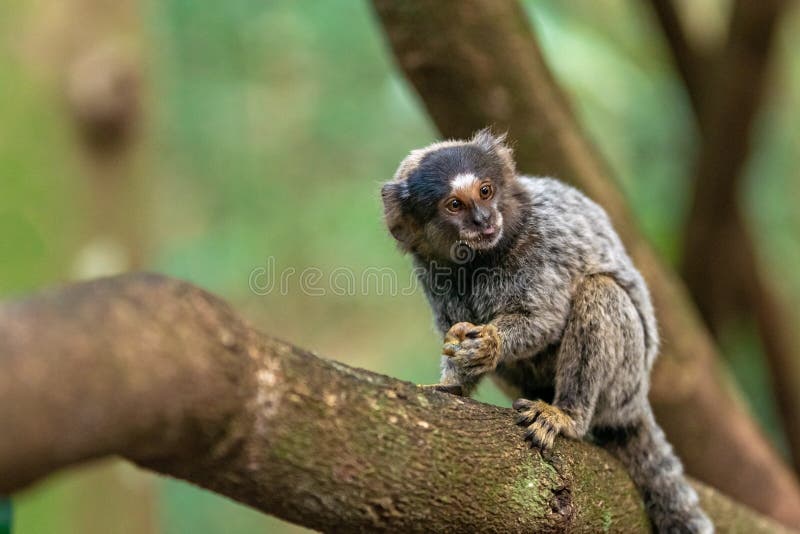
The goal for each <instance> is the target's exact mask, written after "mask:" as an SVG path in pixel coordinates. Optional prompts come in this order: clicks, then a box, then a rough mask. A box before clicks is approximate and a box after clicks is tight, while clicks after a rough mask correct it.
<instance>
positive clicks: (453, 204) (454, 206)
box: [447, 198, 464, 212]
mask: <svg viewBox="0 0 800 534" xmlns="http://www.w3.org/2000/svg"><path fill="white" fill-rule="evenodd" d="M463 205H464V204H462V203H461V201H460V200H458V199H457V198H451V199H450V200H448V201H447V209H448V210H450V211H452V212H456V211H458V210H460V209H461V208H462V206H463Z"/></svg>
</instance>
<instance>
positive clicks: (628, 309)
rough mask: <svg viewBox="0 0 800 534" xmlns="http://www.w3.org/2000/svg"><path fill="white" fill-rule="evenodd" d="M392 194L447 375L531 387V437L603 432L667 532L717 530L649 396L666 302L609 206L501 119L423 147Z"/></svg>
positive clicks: (470, 385)
mask: <svg viewBox="0 0 800 534" xmlns="http://www.w3.org/2000/svg"><path fill="white" fill-rule="evenodd" d="M381 196H382V198H383V204H384V213H385V218H386V224H387V226H388V228H389V231H390V232H391V233H392V235H393V236H394V238H395V239H396V240H397V242H398V244H399V246H400V248H401V249H402V250H403V251H405V252H409V253H411V255H412V256H413V259H414V263H415V267H416V269H417V273H418V274H419V278H420V280H421V283H422V285H423V287H424V289H425V293H426V296H427V298H428V301H429V302H430V305H431V307H432V308H433V312H434V316H435V320H436V324H437V327H438V329H439V330H440V331H441V333H442V335H443V336H444V346H443V349H442V352H443V355H442V359H441V366H442V375H441V384H440V385H439V386H437V387H438V388H439V389H443V390H446V391H450V392H460V393H463V394H464V395H469V394H470V393H471V392H472V391H473V390H474V388H475V386H476V385H477V383H478V381H479V380H480V379H481V377H483V376H484V375H487V374H491V375H492V377H493V378H494V379H495V380H496V381H497V383H498V384H499V385H500V386H501V388H502V389H503V390H504V391H506V392H508V393H510V394H511V395H514V396H521V397H523V398H519V399H518V400H516V401H514V404H513V406H514V409H515V410H516V411H517V412H518V419H517V423H518V424H519V425H522V426H524V427H526V429H527V431H526V432H525V439H526V440H529V441H530V443H531V446H532V447H538V448H540V449H542V450H544V449H547V448H549V447H551V446H552V445H553V442H554V440H555V437H556V436H557V435H559V434H561V435H564V436H568V437H570V438H575V439H580V438H584V437H587V438H590V439H591V440H592V441H593V442H595V443H597V444H599V445H601V446H603V447H605V448H606V449H608V450H610V451H611V452H612V453H613V454H614V455H616V457H617V458H619V459H620V460H621V461H622V462H623V463H624V464H625V466H626V468H627V470H628V472H629V473H630V475H631V477H632V478H633V481H634V482H635V483H636V485H637V487H638V488H639V491H640V493H641V495H642V497H643V499H644V501H645V505H646V508H647V511H648V514H649V516H650V519H651V521H652V522H653V524H654V526H655V528H656V529H657V531H658V532H662V533H673V532H675V533H683V532H703V533H708V532H713V530H714V529H713V526H712V524H711V522H710V521H709V519H708V517H707V516H706V515H705V514H704V513H703V511H702V510H701V509H700V506H699V504H698V498H697V494H696V493H695V491H694V489H692V487H691V486H690V485H689V484H688V483H687V481H686V479H685V478H684V475H683V467H682V465H681V463H680V460H678V458H677V457H676V456H675V454H674V453H673V451H672V447H671V446H670V445H669V443H667V441H666V439H665V437H664V433H663V432H662V430H661V428H659V426H658V425H657V424H656V421H655V419H654V417H653V413H652V410H651V408H650V404H649V402H648V400H647V391H648V388H649V374H650V368H651V367H652V365H653V360H654V359H655V357H656V354H657V352H658V343H659V340H658V330H657V327H656V320H655V315H654V312H653V306H652V304H651V301H650V295H649V292H648V290H647V286H646V285H645V282H644V280H643V279H642V277H641V275H640V274H639V272H638V271H637V270H636V268H635V267H634V266H633V263H632V261H631V259H630V258H629V257H628V254H627V253H626V251H625V249H624V247H623V245H622V242H621V241H620V239H619V237H618V236H617V234H616V232H615V231H614V229H613V228H612V226H611V222H610V221H609V218H608V216H607V215H606V213H605V212H604V211H603V209H602V208H601V207H600V206H598V205H597V204H595V203H594V202H592V201H591V200H589V199H588V198H587V197H586V196H584V195H583V194H582V193H580V192H579V191H578V190H576V189H574V188H572V187H570V186H567V185H565V184H563V183H561V182H559V181H557V180H554V179H552V178H537V177H532V176H520V175H518V174H517V172H516V169H515V164H514V160H513V157H512V151H511V149H510V148H509V147H508V146H507V145H506V143H505V136H504V135H501V136H495V135H494V134H492V132H491V131H490V130H488V129H486V130H482V131H480V132H478V133H477V134H476V135H475V136H474V137H473V138H472V139H469V140H466V141H444V142H439V143H434V144H432V145H430V146H428V147H426V148H423V149H420V150H414V151H413V152H411V154H409V155H408V156H407V157H406V158H405V159H404V160H403V162H402V163H401V164H400V167H399V169H398V170H397V173H396V174H395V176H394V178H393V179H392V180H391V181H390V182H388V183H387V184H385V185H384V186H383V188H382V190H381ZM598 528H599V526H598Z"/></svg>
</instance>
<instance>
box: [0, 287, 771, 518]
mask: <svg viewBox="0 0 800 534" xmlns="http://www.w3.org/2000/svg"><path fill="white" fill-rule="evenodd" d="M513 421H514V414H513V412H512V411H511V410H508V409H502V408H498V407H495V406H489V405H485V404H480V403H478V402H475V401H472V400H469V399H463V398H461V397H454V396H451V395H446V394H443V393H434V392H430V391H427V390H422V389H420V388H418V387H416V386H414V385H413V384H409V383H407V382H401V381H398V380H395V379H392V378H389V377H385V376H381V375H377V374H374V373H370V372H368V371H364V370H360V369H353V368H350V367H347V366H345V365H342V364H339V363H336V362H332V361H326V360H322V359H319V358H317V357H315V356H313V355H312V354H309V353H308V352H305V351H303V350H301V349H298V348H296V347H293V346H292V345H289V344H287V343H284V342H282V341H278V340H276V339H273V338H270V337H268V336H266V335H264V334H262V333H260V332H258V331H256V330H254V329H252V328H251V327H250V326H249V325H248V324H247V323H246V322H245V321H243V320H242V319H240V318H239V317H238V316H236V315H235V314H234V312H233V311H232V310H231V309H230V308H229V307H228V306H227V305H226V304H225V303H224V302H222V301H220V300H218V299H217V298H216V297H214V296H212V295H210V294H208V293H206V292H204V291H202V290H200V289H197V288H195V287H193V286H191V285H189V284H187V283H184V282H180V281H177V280H172V279H168V278H165V277H160V276H157V275H123V276H119V277H115V278H107V279H101V280H97V281H93V282H87V283H82V284H77V285H73V286H69V287H66V288H64V289H62V290H59V291H53V292H48V293H45V294H42V295H40V296H37V297H34V298H31V299H29V300H26V301H21V302H16V303H11V304H6V305H5V306H0V428H2V429H3V433H4V436H6V437H5V438H4V439H3V440H0V494H4V493H5V494H7V493H10V492H13V491H17V490H19V489H22V488H24V487H25V486H27V485H28V484H30V483H32V482H34V481H35V480H37V479H38V478H40V477H42V476H44V475H46V474H48V473H50V472H52V471H54V470H56V469H59V468H61V467H64V466H67V465H71V464H74V463H77V462H81V461H84V460H89V459H92V458H98V457H102V456H106V455H111V454H118V455H122V456H124V457H126V458H129V459H131V460H133V461H134V462H137V463H138V464H140V465H143V466H146V467H148V468H150V469H154V470H156V471H158V472H160V473H164V474H168V475H172V476H176V477H179V478H182V479H185V480H187V481H190V482H193V483H195V484H198V485H200V486H203V487H205V488H208V489H210V490H212V491H216V492H218V493H220V494H222V495H226V496H228V497H230V498H232V499H235V500H237V501H239V502H242V503H244V504H247V505H250V506H252V507H254V508H256V509H258V510H261V511H264V512H267V513H270V514H274V515H277V516H278V517H281V518H284V519H287V520H289V521H293V522H296V523H299V524H302V525H305V526H308V527H311V528H317V529H324V530H325V531H327V532H335V531H341V532H352V531H356V530H368V531H393V532H422V531H425V532H454V531H456V532H458V531H463V532H564V531H566V530H570V531H597V530H601V529H605V530H614V531H624V532H634V531H645V530H647V529H648V528H649V525H648V523H647V520H646V516H645V513H644V508H643V505H642V504H641V501H640V500H639V497H638V495H637V493H636V491H635V489H634V487H633V485H632V483H631V482H630V480H629V478H628V477H627V475H626V473H625V471H624V470H623V468H622V467H621V465H620V464H618V463H617V462H616V461H615V460H614V459H613V458H612V457H611V456H610V455H608V454H607V453H605V452H604V451H602V450H600V449H597V448H595V447H593V446H591V445H589V444H587V443H582V442H575V441H571V440H567V439H561V438H559V439H558V441H557V445H556V447H555V448H554V450H553V451H552V452H551V453H548V454H547V455H545V456H544V457H542V456H541V455H540V454H539V453H536V452H533V451H530V450H529V449H528V448H527V447H526V446H525V443H524V441H523V439H522V431H521V430H520V429H518V428H517V427H515V425H514V424H513ZM698 488H699V490H700V494H701V496H702V499H703V505H704V507H705V508H706V510H707V511H708V512H709V514H710V515H711V517H712V518H713V519H714V521H715V522H716V524H717V526H718V530H719V531H720V532H729V531H746V532H777V531H780V530H781V528H780V527H779V526H777V525H776V524H774V523H772V522H771V521H770V520H768V519H766V518H763V517H761V516H759V515H758V514H756V513H754V512H751V511H749V510H747V509H746V508H744V507H742V506H739V505H736V504H734V503H732V502H731V501H730V500H728V499H726V498H725V497H722V496H720V495H719V494H716V493H715V492H714V491H713V490H711V489H708V488H706V487H704V486H702V485H698Z"/></svg>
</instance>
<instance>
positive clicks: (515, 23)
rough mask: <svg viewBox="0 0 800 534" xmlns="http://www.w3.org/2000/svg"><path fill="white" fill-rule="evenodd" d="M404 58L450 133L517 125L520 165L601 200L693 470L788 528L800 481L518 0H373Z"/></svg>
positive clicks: (665, 405) (671, 421)
mask: <svg viewBox="0 0 800 534" xmlns="http://www.w3.org/2000/svg"><path fill="white" fill-rule="evenodd" d="M373 5H374V6H375V9H376V12H377V14H378V17H379V19H380V21H381V22H382V24H383V26H384V28H385V30H386V34H387V36H388V40H389V43H390V45H391V48H392V50H393V51H394V54H395V56H396V58H397V61H398V63H399V66H400V67H401V69H402V70H403V71H404V73H405V74H406V75H407V77H408V79H409V80H410V81H411V83H412V84H413V86H414V87H415V88H416V90H417V91H418V93H419V95H420V96H421V98H422V102H423V103H424V105H425V107H426V109H427V110H428V112H429V113H430V116H431V117H432V118H433V121H434V123H435V124H436V126H437V127H438V129H439V131H440V132H442V134H443V135H444V136H445V137H465V136H467V135H469V134H470V133H472V132H473V131H474V130H476V129H478V128H481V127H483V126H485V125H487V124H493V125H494V126H495V127H496V128H497V129H498V130H501V131H504V130H508V131H509V135H510V138H511V139H512V140H513V142H514V143H515V145H516V155H517V163H518V166H519V168H520V169H521V170H522V171H523V172H526V173H530V174H545V175H552V176H556V177H559V178H561V179H564V180H566V181H568V182H571V183H573V184H575V185H577V186H578V187H580V188H581V189H582V190H583V191H585V192H586V193H587V194H588V195H589V196H591V197H592V198H594V199H595V200H597V201H598V202H599V203H600V204H602V205H603V206H604V207H605V208H606V210H607V211H608V213H609V214H610V216H611V218H612V219H613V221H614V224H615V226H616V228H617V230H618V231H619V232H620V234H621V236H622V238H623V240H624V241H625V243H626V245H627V247H628V250H629V252H630V253H631V254H632V256H633V257H634V260H635V262H636V264H637V265H638V266H639V268H640V269H641V270H642V272H643V274H644V276H645V278H646V279H647V281H648V284H649V286H650V289H651V291H652V293H653V297H654V300H655V305H656V310H657V312H658V315H659V319H660V322H661V330H662V334H663V338H664V344H663V345H664V346H663V351H662V355H661V357H660V358H659V363H658V364H657V369H656V370H655V373H654V381H653V390H652V394H651V399H652V402H653V406H654V408H655V411H656V415H657V417H658V420H659V422H660V423H661V424H662V426H663V427H664V429H665V431H666V432H667V435H668V436H669V439H670V441H671V442H672V443H673V445H674V446H675V448H676V449H677V451H678V453H679V455H680V456H681V458H682V459H683V461H684V463H685V465H686V466H687V469H688V470H689V472H690V473H692V474H693V475H694V476H696V477H698V478H699V479H701V480H703V481H705V482H708V483H709V484H711V485H713V486H714V487H717V488H719V489H721V490H722V491H724V492H725V493H727V494H729V495H731V496H734V497H735V498H736V499H738V500H740V501H742V502H746V503H748V504H750V505H751V506H753V507H754V508H756V509H757V510H760V511H762V512H764V513H766V514H769V515H771V516H773V517H775V518H778V519H780V520H782V521H784V522H786V523H788V524H793V525H800V506H798V503H800V489H799V488H798V485H797V482H796V481H795V479H794V477H793V475H792V473H791V471H790V470H789V469H788V468H787V467H786V465H785V464H784V463H783V461H782V460H781V459H780V457H779V455H778V454H777V453H776V451H775V450H774V449H773V447H772V446H771V445H770V444H769V443H768V442H767V441H766V440H765V438H764V436H763V435H762V433H761V431H760V429H759V428H758V426H757V425H756V424H755V422H754V421H753V420H752V418H751V417H750V416H749V414H748V413H747V411H746V409H745V408H744V406H743V404H742V402H741V400H740V398H739V396H738V395H737V394H736V392H735V391H734V390H733V388H732V386H731V384H730V382H729V380H728V376H727V374H726V373H725V372H724V371H723V370H721V368H720V366H719V361H718V358H717V352H716V349H715V347H714V345H713V343H712V340H711V339H710V337H709V335H708V333H707V331H706V330H705V329H704V328H703V326H702V324H701V322H700V321H699V319H698V317H697V314H696V312H695V310H694V309H693V308H692V305H691V302H690V300H689V298H688V296H687V295H686V292H685V289H684V288H683V287H682V286H681V285H680V283H679V282H678V281H677V279H676V278H675V276H674V274H673V273H671V272H669V271H668V270H667V269H666V268H664V267H663V265H662V264H661V263H660V262H659V261H658V258H657V257H656V255H655V253H654V252H653V250H652V249H651V247H650V246H649V245H648V244H647V242H646V241H645V240H644V239H643V238H642V236H641V235H640V234H639V233H638V232H637V225H636V223H635V221H634V219H633V217H632V215H631V213H630V211H629V209H628V207H627V205H626V202H625V200H624V198H623V197H622V195H621V194H620V192H619V190H618V188H616V187H615V186H614V184H613V180H612V179H611V178H610V173H609V171H608V169H607V168H606V167H605V165H604V163H603V162H602V160H601V158H600V157H599V156H598V155H597V153H596V151H595V149H594V147H593V146H591V144H590V143H589V142H588V141H587V139H586V138H585V137H584V135H583V133H582V132H581V129H580V128H579V126H578V124H577V122H576V120H575V117H574V115H573V113H572V111H571V109H570V107H569V105H568V103H567V100H566V97H565V96H564V94H563V93H562V92H561V91H560V89H559V87H558V86H557V84H556V83H555V81H554V79H553V76H552V74H551V73H550V71H549V69H548V68H547V65H546V64H545V62H544V59H543V57H542V54H541V52H540V50H539V48H538V46H537V44H536V40H535V38H534V36H533V34H532V32H531V29H530V26H529V24H528V22H527V19H526V16H525V13H524V12H523V11H522V10H521V8H520V6H519V5H518V3H516V2H515V1H512V0H492V1H488V0H405V1H403V2H395V1H392V0H373Z"/></svg>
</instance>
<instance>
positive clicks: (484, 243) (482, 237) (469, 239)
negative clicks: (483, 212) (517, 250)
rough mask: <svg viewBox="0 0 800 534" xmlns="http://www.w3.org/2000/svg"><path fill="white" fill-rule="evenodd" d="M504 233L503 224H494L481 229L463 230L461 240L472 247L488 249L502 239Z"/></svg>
mask: <svg viewBox="0 0 800 534" xmlns="http://www.w3.org/2000/svg"><path fill="white" fill-rule="evenodd" d="M502 234H503V228H502V227H501V226H494V225H492V226H489V227H487V228H484V229H483V230H480V231H474V232H463V233H462V234H461V240H462V241H464V242H465V243H466V244H467V245H469V247H470V248H472V249H475V250H486V249H489V248H492V247H493V246H495V245H496V244H497V242H498V241H500V238H501V237H502Z"/></svg>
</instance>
